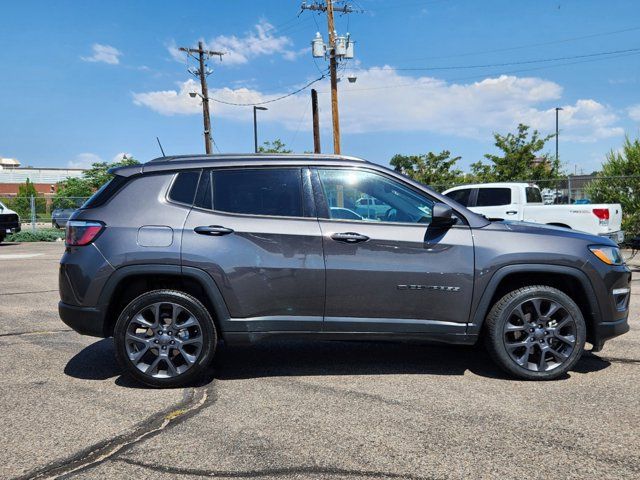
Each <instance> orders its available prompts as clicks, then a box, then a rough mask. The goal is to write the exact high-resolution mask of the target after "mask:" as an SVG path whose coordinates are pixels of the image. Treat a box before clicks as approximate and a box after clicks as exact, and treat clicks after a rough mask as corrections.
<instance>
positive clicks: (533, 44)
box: [407, 27, 640, 60]
mask: <svg viewBox="0 0 640 480" xmlns="http://www.w3.org/2000/svg"><path fill="white" fill-rule="evenodd" d="M636 30H640V27H629V28H623V29H621V30H613V31H609V32H600V33H593V34H590V35H582V36H578V37H569V38H561V39H558V40H550V41H548V42H538V43H530V44H525V45H518V46H515V47H504V48H497V49H493V50H479V51H475V52H467V53H457V54H453V55H440V56H432V57H412V58H408V59H407V60H442V59H445V58H459V57H470V56H473V55H483V54H486V53H500V52H509V51H513V50H522V49H525V48H532V47H544V46H547V45H556V44H558V43H567V42H574V41H576V40H585V39H588V38H597V37H604V36H608V35H616V34H619V33H626V32H633V31H636Z"/></svg>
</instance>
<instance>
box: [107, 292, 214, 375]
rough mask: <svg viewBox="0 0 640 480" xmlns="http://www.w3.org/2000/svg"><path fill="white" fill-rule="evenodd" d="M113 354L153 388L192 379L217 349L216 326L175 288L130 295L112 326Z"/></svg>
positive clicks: (198, 306) (192, 300) (196, 303)
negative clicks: (114, 347)
mask: <svg viewBox="0 0 640 480" xmlns="http://www.w3.org/2000/svg"><path fill="white" fill-rule="evenodd" d="M114 340H115V346H116V357H117V359H118V362H119V363H120V365H121V366H122V368H123V369H124V370H125V371H126V372H127V373H128V374H129V375H131V376H132V377H133V378H135V379H136V380H138V381H139V382H141V383H144V384H145V385H149V386H153V387H175V386H181V385H185V384H188V383H191V382H193V381H194V380H195V379H196V378H197V377H198V376H199V375H200V374H201V373H202V371H203V370H204V369H205V368H207V366H208V365H209V363H210V362H211V360H212V358H213V355H214V353H215V348H216V343H217V333H216V327H215V324H214V322H213V319H212V318H211V315H210V314H209V312H208V311H207V309H206V308H205V306H204V305H202V303H200V302H199V301H198V300H197V299H196V298H194V297H192V296H191V295H187V294H186V293H183V292H179V291H176V290H154V291H151V292H148V293H145V294H143V295H140V296H139V297H137V298H136V299H134V300H133V301H132V302H131V303H130V304H129V305H127V307H125V309H124V310H123V311H122V313H121V314H120V317H119V318H118V321H117V323H116V326H115V330H114Z"/></svg>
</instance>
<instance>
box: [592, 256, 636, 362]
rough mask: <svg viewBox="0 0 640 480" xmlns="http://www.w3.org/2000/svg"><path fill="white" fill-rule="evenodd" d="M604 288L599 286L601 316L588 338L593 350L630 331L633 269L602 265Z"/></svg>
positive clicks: (622, 266) (597, 349) (600, 348)
mask: <svg viewBox="0 0 640 480" xmlns="http://www.w3.org/2000/svg"><path fill="white" fill-rule="evenodd" d="M601 268H602V269H603V271H604V272H605V273H604V275H603V276H602V279H603V280H604V281H603V282H602V284H601V285H602V288H599V289H598V291H599V292H600V293H599V295H598V297H599V306H600V314H601V315H600V318H599V319H598V321H596V322H594V324H593V329H592V330H593V331H592V335H590V338H587V340H588V341H589V342H590V343H591V344H592V345H593V351H595V352H598V351H600V350H602V347H603V346H604V343H605V342H606V341H607V340H609V339H611V338H614V337H617V336H618V335H622V334H624V333H627V332H628V331H629V305H630V303H631V270H629V268H628V267H627V266H626V265H620V266H616V267H604V266H601Z"/></svg>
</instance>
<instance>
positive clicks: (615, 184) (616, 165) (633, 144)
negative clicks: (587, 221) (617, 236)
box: [586, 137, 640, 236]
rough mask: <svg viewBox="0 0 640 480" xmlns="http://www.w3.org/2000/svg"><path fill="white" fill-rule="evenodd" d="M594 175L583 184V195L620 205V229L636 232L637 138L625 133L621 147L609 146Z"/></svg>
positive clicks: (639, 205) (639, 208) (639, 217)
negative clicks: (584, 192) (599, 167)
mask: <svg viewBox="0 0 640 480" xmlns="http://www.w3.org/2000/svg"><path fill="white" fill-rule="evenodd" d="M598 177H599V178H597V179H596V180H594V181H592V182H591V183H589V185H587V187H586V191H587V195H588V196H589V197H590V198H591V200H592V201H593V202H597V203H619V204H620V205H622V214H623V217H622V228H623V230H625V231H626V232H627V236H630V235H631V236H632V235H640V139H638V138H636V139H635V140H633V141H631V140H630V139H629V137H626V138H625V141H624V144H623V146H622V150H621V151H614V150H611V151H610V152H609V153H608V154H607V158H606V160H605V162H604V163H603V164H602V171H601V172H600V173H599V175H598ZM606 177H609V178H606ZM611 177H614V178H611Z"/></svg>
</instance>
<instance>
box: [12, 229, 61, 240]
mask: <svg viewBox="0 0 640 480" xmlns="http://www.w3.org/2000/svg"><path fill="white" fill-rule="evenodd" d="M59 238H62V239H64V230H57V229H55V228H41V229H38V230H36V231H35V232H34V231H32V230H31V229H29V230H23V231H21V232H18V233H12V234H11V235H7V238H6V241H7V242H55V241H56V240H58V239H59Z"/></svg>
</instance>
